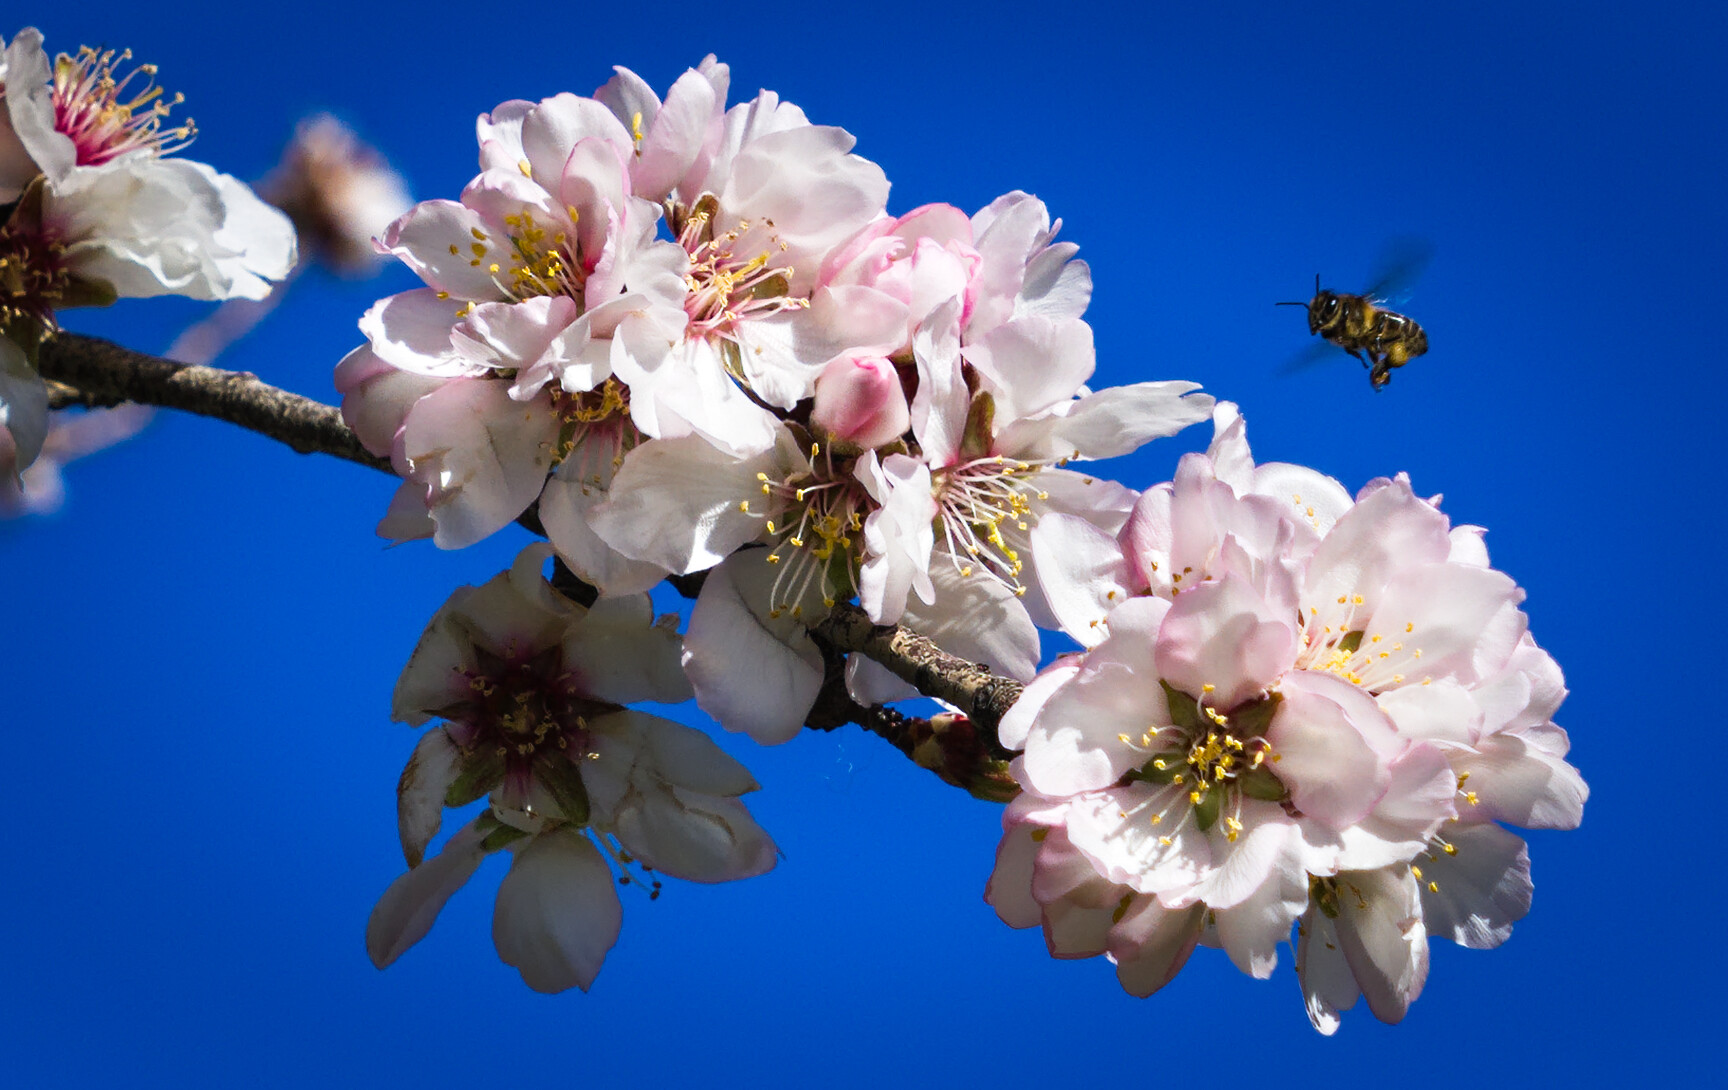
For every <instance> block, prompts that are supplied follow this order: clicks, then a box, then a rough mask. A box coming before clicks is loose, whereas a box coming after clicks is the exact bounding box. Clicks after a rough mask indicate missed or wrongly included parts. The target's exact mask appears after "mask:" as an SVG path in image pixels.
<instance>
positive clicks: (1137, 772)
mask: <svg viewBox="0 0 1728 1090" xmlns="http://www.w3.org/2000/svg"><path fill="white" fill-rule="evenodd" d="M1159 761H1163V762H1164V767H1163V768H1159V767H1158V762H1159ZM1187 775H1188V755H1187V754H1186V753H1184V752H1183V751H1182V750H1179V749H1171V750H1166V751H1164V752H1163V753H1154V754H1153V755H1152V759H1151V760H1149V761H1147V762H1146V763H1145V764H1143V765H1141V766H1140V767H1139V768H1136V769H1133V770H1132V771H1130V772H1129V773H1128V774H1127V775H1126V776H1124V777H1122V778H1123V779H1124V780H1125V781H1127V782H1128V783H1163V784H1170V783H1177V782H1179V781H1181V780H1182V779H1184V778H1185V777H1186V776H1187Z"/></svg>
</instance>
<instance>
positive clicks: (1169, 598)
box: [990, 405, 1585, 1033]
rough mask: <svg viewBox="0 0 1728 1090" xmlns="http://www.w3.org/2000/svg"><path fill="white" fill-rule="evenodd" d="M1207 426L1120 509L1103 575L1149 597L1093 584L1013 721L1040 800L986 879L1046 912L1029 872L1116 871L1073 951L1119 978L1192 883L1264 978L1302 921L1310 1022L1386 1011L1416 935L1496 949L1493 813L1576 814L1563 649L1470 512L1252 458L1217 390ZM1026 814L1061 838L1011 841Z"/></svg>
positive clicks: (1392, 1010)
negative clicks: (1119, 550)
mask: <svg viewBox="0 0 1728 1090" xmlns="http://www.w3.org/2000/svg"><path fill="white" fill-rule="evenodd" d="M1216 423H1217V426H1218V438H1217V439H1216V440H1215V441H1214V443H1213V445H1212V447H1211V448H1210V449H1209V450H1208V452H1207V453H1206V454H1204V455H1188V456H1187V457H1185V458H1184V459H1183V461H1182V464H1181V466H1180V467H1179V468H1178V471H1177V475H1176V479H1175V481H1174V482H1172V483H1170V484H1167V485H1163V486H1160V487H1158V488H1156V489H1153V490H1151V491H1149V492H1147V493H1146V494H1145V495H1143V496H1142V497H1141V499H1140V501H1139V502H1138V503H1137V504H1136V506H1135V510H1134V513H1133V515H1132V517H1130V518H1129V519H1128V520H1127V522H1126V524H1125V525H1124V526H1123V528H1122V531H1121V533H1120V535H1119V539H1118V540H1119V542H1120V544H1121V546H1122V547H1123V549H1124V552H1125V554H1126V555H1125V557H1124V562H1123V564H1122V565H1120V566H1119V567H1117V568H1115V569H1114V570H1113V574H1112V578H1114V580H1115V583H1114V587H1115V590H1114V591H1113V593H1114V594H1117V595H1121V594H1124V593H1135V594H1138V595H1140V596H1138V597H1132V598H1129V599H1128V600H1126V601H1121V600H1119V599H1118V600H1111V599H1104V598H1098V599H1095V600H1094V606H1093V608H1095V609H1097V610H1098V612H1099V613H1100V614H1102V618H1103V623H1102V625H1101V626H1100V628H1101V631H1102V632H1103V633H1104V635H1103V636H1102V638H1101V639H1096V640H1094V641H1092V645H1091V646H1090V649H1089V650H1088V651H1086V652H1085V653H1084V654H1083V655H1080V656H1078V657H1075V658H1073V659H1069V660H1064V661H1062V662H1060V663H1058V664H1057V665H1056V666H1053V667H1051V668H1050V670H1049V671H1048V672H1047V674H1046V675H1044V676H1042V677H1041V678H1040V679H1039V680H1038V681H1035V682H1034V683H1033V685H1032V686H1030V687H1029V688H1028V689H1027V692H1026V695H1025V697H1023V703H1024V704H1025V707H1024V709H1020V708H1017V709H1016V711H1015V713H1014V714H1013V715H1012V716H1010V719H1009V721H1007V722H1005V723H1004V738H1005V740H1008V741H1010V742H1018V741H1023V742H1024V746H1025V754H1024V756H1023V757H1022V758H1021V759H1020V761H1018V762H1017V763H1016V775H1017V776H1018V777H1019V779H1020V780H1021V782H1022V783H1023V784H1024V785H1026V787H1027V789H1028V792H1029V794H1030V795H1031V796H1033V799H1034V801H1030V802H1027V803H1025V804H1024V806H1023V808H1022V809H1021V810H1020V811H1018V812H1016V814H1015V816H1014V818H1013V820H1011V821H1010V822H1009V823H1008V824H1007V825H1005V829H1006V831H1007V836H1006V838H1005V840H1004V847H1003V849H1002V853H1001V854H1000V856H999V860H998V870H997V877H996V878H995V879H993V881H992V887H991V888H992V893H991V894H990V896H991V899H992V902H993V903H995V904H997V906H998V909H999V911H1001V912H1002V913H1003V917H1004V919H1005V920H1007V921H1008V922H1010V923H1013V924H1015V925H1016V926H1026V925H1027V922H1028V921H1029V920H1032V919H1033V918H1034V917H1037V918H1038V919H1041V920H1043V922H1044V924H1045V926H1046V929H1047V931H1048V930H1049V929H1050V928H1051V927H1052V926H1053V923H1052V916H1051V914H1052V912H1054V911H1057V910H1058V909H1060V911H1061V912H1062V913H1064V914H1067V915H1069V916H1072V915H1073V913H1074V912H1075V911H1076V903H1075V902H1074V897H1075V896H1078V894H1077V893H1062V894H1061V895H1060V896H1052V895H1046V894H1042V893H1040V892H1039V891H1040V890H1074V891H1079V890H1082V889H1088V888H1092V887H1091V885H1090V883H1092V882H1095V881H1097V880H1102V881H1103V882H1105V883H1106V884H1107V886H1108V888H1105V887H1098V888H1097V889H1094V890H1093V892H1092V893H1089V894H1086V897H1087V898H1088V900H1087V901H1086V903H1087V904H1088V905H1093V906H1097V905H1102V904H1105V903H1107V902H1108V901H1109V898H1110V897H1111V896H1117V897H1119V898H1120V899H1119V900H1118V901H1117V902H1116V903H1115V907H1114V908H1113V909H1112V915H1111V918H1110V921H1109V922H1108V923H1100V922H1099V921H1098V920H1097V919H1096V918H1094V922H1093V925H1092V926H1093V930H1092V931H1091V932H1090V934H1091V935H1092V939H1091V941H1090V944H1089V945H1088V946H1087V947H1086V952H1104V953H1108V954H1109V955H1110V956H1112V957H1113V958H1114V959H1116V960H1117V962H1118V967H1119V970H1120V971H1121V975H1122V979H1123V983H1124V986H1125V987H1127V988H1128V989H1129V990H1130V991H1134V992H1135V993H1136V994H1144V993H1145V992H1146V991H1147V990H1150V989H1154V988H1156V987H1159V986H1162V984H1163V983H1165V982H1166V981H1167V980H1168V979H1169V976H1170V975H1171V974H1173V973H1174V971H1175V970H1176V969H1177V968H1179V967H1180V964H1181V959H1182V958H1184V957H1186V954H1185V953H1184V952H1183V951H1184V950H1185V949H1186V948H1188V946H1191V944H1192V943H1193V942H1194V941H1197V938H1196V931H1197V929H1198V928H1199V926H1200V925H1199V924H1197V923H1195V922H1194V921H1193V919H1192V918H1191V917H1189V916H1186V915H1183V913H1184V912H1186V911H1188V910H1190V909H1191V908H1192V906H1195V905H1200V904H1203V905H1205V906H1206V912H1207V918H1208V920H1210V921H1211V923H1209V924H1208V925H1207V929H1206V931H1205V932H1204V933H1203V934H1200V935H1199V936H1198V939H1200V940H1204V941H1207V942H1214V941H1215V942H1216V943H1217V944H1218V945H1222V946H1223V947H1224V948H1225V950H1226V951H1227V952H1228V953H1229V954H1230V955H1231V957H1232V959H1233V960H1235V961H1236V963H1237V964H1238V966H1240V967H1242V968H1243V969H1244V970H1245V971H1248V972H1251V973H1253V974H1254V975H1256V976H1263V975H1265V974H1266V973H1267V972H1270V970H1271V967H1272V964H1273V951H1274V948H1275V946H1276V944H1277V943H1278V942H1279V941H1282V940H1283V939H1284V938H1285V937H1287V936H1288V933H1289V928H1290V925H1291V923H1292V922H1294V921H1295V920H1296V919H1297V918H1298V917H1301V919H1302V928H1301V929H1302V940H1301V943H1300V945H1299V950H1298V969H1299V970H1300V975H1301V976H1302V980H1303V987H1304V991H1305V995H1306V998H1307V1003H1308V1010H1309V1014H1310V1017H1311V1019H1312V1020H1313V1021H1314V1024H1315V1026H1316V1027H1317V1028H1319V1029H1321V1030H1322V1031H1323V1032H1328V1033H1329V1032H1332V1031H1333V1030H1334V1029H1335V1028H1336V1026H1337V1022H1338V1012H1339V1011H1341V1010H1343V1009H1345V1008H1347V1007H1349V1006H1350V1005H1352V1004H1353V1003H1354V1002H1355V1001H1356V999H1357V998H1358V997H1359V996H1363V995H1366V996H1367V998H1368V1003H1369V1007H1370V1009H1371V1010H1372V1011H1373V1012H1374V1013H1375V1014H1376V1015H1377V1016H1378V1017H1380V1018H1382V1019H1383V1020H1387V1021H1396V1020H1397V1019H1399V1018H1401V1017H1403V1015H1404V1012H1405V1011H1406V1010H1407V1009H1408V1006H1409V1004H1410V1003H1411V1002H1412V1001H1413V1000H1414V999H1415V998H1416V997H1417V995H1418V994H1420V991H1421V987H1422V983H1423V981H1424V980H1425V978H1426V974H1427V965H1428V958H1427V945H1426V944H1427V937H1428V935H1430V934H1436V933H1438V934H1445V935H1447V936H1448V937H1451V938H1453V939H1455V940H1456V941H1459V942H1463V943H1466V944H1468V945H1474V946H1492V945H1496V944H1498V943H1499V942H1501V941H1503V940H1504V939H1505V937H1506V936H1507V935H1508V934H1509V933H1510V931H1511V925H1512V923H1513V922H1514V921H1515V920H1517V919H1518V918H1520V917H1521V916H1522V915H1523V914H1524V912H1525V911H1526V910H1527V908H1528V906H1529V892H1530V887H1529V868H1528V858H1527V855H1526V854H1525V852H1524V848H1523V844H1522V842H1521V841H1520V840H1519V839H1518V838H1517V837H1516V836H1514V835H1512V834H1510V833H1507V832H1505V831H1504V830H1503V829H1500V828H1499V827H1498V826H1497V825H1494V824H1493V822H1494V821H1512V822H1516V823H1520V824H1526V825H1555V826H1560V827H1569V826H1570V825H1574V824H1576V823H1577V820H1578V816H1579V813H1580V812H1581V807H1582V803H1583V800H1584V796H1585V790H1584V788H1583V785H1582V782H1581V781H1580V780H1579V779H1578V778H1577V774H1576V772H1575V770H1573V769H1571V767H1570V766H1569V765H1566V764H1565V762H1564V761H1563V760H1562V759H1561V758H1562V757H1563V756H1564V754H1565V752H1566V741H1565V735H1564V732H1562V731H1560V730H1559V728H1557V727H1554V726H1553V724H1552V723H1551V722H1550V721H1549V716H1550V715H1551V714H1552V713H1553V711H1554V709H1555V708H1556V707H1558V705H1559V702H1560V699H1561V698H1562V697H1563V695H1564V688H1563V686H1562V685H1561V683H1560V679H1559V671H1558V669H1557V668H1555V667H1554V666H1553V662H1552V660H1551V659H1550V658H1548V656H1547V655H1545V654H1544V653H1542V652H1541V651H1540V649H1539V648H1537V647H1536V645H1535V644H1534V642H1533V641H1531V640H1530V638H1529V635H1528V633H1527V632H1526V631H1525V619H1524V615H1523V613H1522V612H1521V611H1520V610H1519V609H1518V605H1519V602H1520V601H1521V600H1522V597H1523V595H1522V592H1520V591H1519V590H1518V589H1517V587H1516V586H1515V585H1514V584H1513V583H1512V582H1511V580H1510V579H1508V578H1506V577H1505V576H1504V575H1502V574H1501V573H1499V572H1496V571H1494V570H1493V569H1491V568H1489V567H1488V566H1487V556H1486V552H1485V551H1484V550H1483V548H1482V545H1481V536H1480V532H1479V531H1475V530H1473V529H1471V528H1463V529H1454V528H1453V527H1451V526H1450V524H1449V522H1448V521H1447V519H1446V518H1445V517H1444V516H1443V515H1441V514H1440V513H1439V511H1438V510H1437V508H1435V506H1434V505H1433V503H1432V502H1430V501H1427V500H1423V499H1420V498H1418V497H1416V496H1415V494H1414V493H1413V492H1412V490H1411V489H1410V486H1409V482H1408V481H1407V480H1406V479H1404V478H1402V477H1400V478H1398V479H1396V480H1381V481H1375V482H1371V483H1370V484H1369V485H1368V486H1367V487H1365V488H1364V489H1363V490H1362V491H1361V492H1360V493H1358V495H1357V497H1356V498H1355V500H1354V501H1352V500H1351V499H1350V498H1349V497H1348V495H1347V494H1345V493H1343V491H1342V489H1340V488H1338V487H1337V485H1336V482H1333V481H1331V480H1330V479H1329V478H1324V477H1321V476H1320V475H1318V474H1315V473H1313V471H1311V470H1304V469H1301V468H1300V467H1294V466H1276V465H1269V466H1258V467H1257V466H1255V464H1254V462H1253V460H1252V458H1251V457H1250V455H1249V453H1248V449H1247V445H1246V440H1245V439H1244V437H1243V428H1242V424H1241V420H1240V418H1239V417H1238V416H1237V415H1236V413H1235V411H1234V407H1233V406H1228V405H1223V406H1220V407H1219V410H1218V412H1217V414H1216ZM1082 598H1083V595H1081V594H1080V593H1079V592H1078V590H1076V593H1075V594H1074V595H1073V600H1072V601H1070V602H1068V603H1067V605H1069V606H1070V607H1071V611H1072V612H1076V613H1078V607H1077V605H1076V603H1078V602H1079V601H1080V600H1081V599H1082ZM1028 829H1030V830H1032V831H1033V832H1036V833H1037V837H1036V838H1035V842H1041V843H1043V844H1054V845H1056V847H1054V848H1051V849H1049V850H1048V851H1046V850H1045V849H1044V848H1042V847H1039V848H1037V849H1035V850H1034V849H1030V848H1028V847H1027V846H1026V845H1025V842H1024V837H1026V836H1027V835H1029V834H1028V831H1027V830H1028ZM1058 832H1059V833H1060V838H1058V835H1057V834H1058ZM1015 845H1018V846H1015ZM1077 858H1078V859H1083V860H1084V861H1085V862H1086V863H1087V864H1088V865H1089V866H1090V867H1091V868H1092V869H1093V870H1094V872H1095V873H1096V875H1097V876H1098V878H1097V879H1086V877H1085V874H1084V872H1083V871H1082V870H1080V869H1077V868H1078V866H1079V865H1078V863H1077V862H1076V859H1077ZM1044 868H1049V869H1050V870H1051V875H1050V876H1049V877H1048V878H1047V877H1046V876H1045V875H1044V873H1043V870H1044ZM1058 874H1069V875H1070V876H1071V877H1070V878H1068V879H1058V878H1057V877H1056V875H1058ZM1075 876H1077V877H1075ZM1028 882H1029V883H1030V885H1029V886H1028V884H1027V883H1028ZM1027 888H1029V889H1030V890H1031V900H1030V901H1028V900H1026V899H1025V898H1026V894H1025V893H1024V892H1022V891H1023V890H1024V889H1027ZM1153 901H1155V902H1156V905H1155V906H1154V905H1152V904H1151V903H1150V902H1153ZM1064 906H1065V907H1064ZM1075 918H1079V917H1075ZM1136 928H1139V930H1135V929H1136Z"/></svg>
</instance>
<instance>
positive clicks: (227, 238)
mask: <svg viewBox="0 0 1728 1090" xmlns="http://www.w3.org/2000/svg"><path fill="white" fill-rule="evenodd" d="M130 60H131V54H130V53H115V52H113V51H97V50H94V49H89V48H85V49H82V50H80V51H79V53H78V55H77V56H75V57H72V56H67V55H65V54H61V55H60V56H58V57H56V58H55V59H54V61H53V62H52V64H50V62H49V59H48V55H47V53H45V52H44V51H43V48H42V35H41V34H40V33H39V32H37V31H36V30H35V29H33V28H26V29H24V30H22V31H20V32H19V33H18V35H17V36H16V37H15V38H13V39H12V41H11V43H10V44H7V45H6V46H5V49H4V51H3V52H0V426H4V427H5V428H6V429H7V430H8V431H9V432H10V436H11V446H12V448H13V451H12V452H13V456H12V458H10V459H9V460H8V461H9V462H10V463H11V464H12V467H13V469H12V471H13V472H14V473H16V472H18V471H19V470H22V469H24V468H25V467H27V466H29V465H30V463H31V462H33V461H34V460H35V458H36V456H37V454H38V452H40V451H41V449H42V445H43V443H44V441H45V440H46V437H47V431H48V420H47V410H48V397H47V391H46V389H45V388H44V386H43V383H42V379H41V377H40V376H39V375H38V373H37V352H38V350H39V348H40V347H41V345H42V343H43V341H45V340H46V339H47V338H48V337H50V336H52V335H53V334H54V332H55V331H56V330H57V329H58V328H59V327H58V323H57V321H56V317H55V316H56V314H57V312H58V311H60V310H62V309H64V308H67V307H75V306H90V305H105V304H107V303H111V302H113V301H114V300H115V299H116V298H119V297H123V296H125V297H143V296H155V295H185V296H190V297H192V298H194V299H229V298H252V299H255V298H261V297H262V296H264V295H266V294H267V293H268V292H269V290H270V283H269V281H272V280H279V279H281V278H282V277H284V276H286V275H287V273H288V271H289V270H290V269H291V268H293V265H294V260H295V255H294V232H293V229H292V227H290V225H289V223H288V220H287V218H286V217H284V216H283V215H282V214H281V213H279V212H277V211H276V210H275V209H273V208H271V207H270V206H269V205H267V204H265V203H264V202H263V201H261V200H259V199H258V198H257V196H255V195H254V194H253V193H252V191H251V190H249V189H248V188H246V186H245V185H243V184H242V183H240V182H238V181H236V180H235V179H233V178H231V177H229V176H228V175H226V174H219V173H217V172H216V171H215V170H212V169H211V168H210V167H208V166H206V165H204V164H203V163H197V162H193V161H191V160H187V159H178V158H169V157H168V156H170V155H171V154H172V153H173V152H176V151H179V150H181V149H182V148H184V147H185V146H186V145H187V144H188V143H190V142H191V140H192V137H193V135H194V131H195V130H194V128H193V126H192V123H191V122H190V121H183V122H181V123H180V124H177V125H176V124H171V123H170V121H169V116H170V114H171V112H172V109H173V107H174V106H177V105H179V102H180V100H179V98H178V97H175V98H173V99H171V100H170V99H166V98H165V97H164V95H163V93H162V90H161V88H159V87H157V86H156V84H155V76H156V69H155V67H154V66H152V65H139V66H137V67H135V68H131V69H130V70H126V69H125V65H126V64H127V63H128V62H129V61H130Z"/></svg>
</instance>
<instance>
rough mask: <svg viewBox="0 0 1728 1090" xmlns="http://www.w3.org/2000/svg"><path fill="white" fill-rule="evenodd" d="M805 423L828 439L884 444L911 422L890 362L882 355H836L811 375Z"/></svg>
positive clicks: (903, 392) (898, 377) (864, 445)
mask: <svg viewBox="0 0 1728 1090" xmlns="http://www.w3.org/2000/svg"><path fill="white" fill-rule="evenodd" d="M815 399H816V403H815V406H814V407H813V408H812V409H811V410H810V423H812V424H813V425H815V426H816V427H818V428H821V429H822V430H823V431H825V432H827V433H828V435H829V437H830V438H832V439H838V440H841V441H843V442H847V443H852V444H854V445H855V446H858V447H865V448H868V447H879V446H884V445H886V444H888V443H891V442H893V441H894V440H896V439H898V438H900V437H901V436H902V435H904V434H905V433H906V429H907V427H908V426H909V425H910V424H911V422H912V418H911V414H910V411H909V410H908V409H907V407H906V393H905V391H904V390H902V389H901V386H900V376H899V374H898V373H897V372H896V371H895V369H894V365H893V364H892V363H891V362H889V361H888V360H886V359H884V358H882V357H881V356H840V357H837V358H836V359H834V360H833V361H832V362H830V363H829V364H828V366H827V367H825V368H823V369H822V373H821V374H820V375H818V376H817V378H816V389H815Z"/></svg>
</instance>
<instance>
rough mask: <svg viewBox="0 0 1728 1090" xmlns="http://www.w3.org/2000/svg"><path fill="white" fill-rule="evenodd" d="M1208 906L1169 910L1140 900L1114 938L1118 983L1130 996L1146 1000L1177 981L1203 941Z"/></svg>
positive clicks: (1112, 953)
mask: <svg viewBox="0 0 1728 1090" xmlns="http://www.w3.org/2000/svg"><path fill="white" fill-rule="evenodd" d="M1205 920H1206V906H1205V905H1203V904H1192V905H1189V906H1188V907H1187V908H1178V909H1168V908H1165V907H1164V906H1163V905H1161V904H1159V903H1158V898H1156V897H1147V896H1144V895H1142V896H1138V897H1136V898H1134V902H1133V904H1132V905H1130V906H1129V909H1128V911H1127V912H1126V913H1125V914H1124V915H1123V917H1122V920H1121V922H1120V923H1119V924H1117V926H1116V927H1115V929H1114V930H1112V931H1111V934H1110V956H1111V958H1112V959H1114V960H1115V962H1116V979H1117V981H1119V982H1120V983H1121V985H1122V990H1123V991H1125V992H1127V993H1128V994H1129V995H1134V996H1139V997H1140V998H1142V999H1144V998H1146V997H1147V996H1149V995H1151V994H1152V993H1153V992H1155V991H1157V990H1158V989H1160V988H1162V987H1164V985H1166V984H1168V983H1170V982H1171V981H1172V980H1174V979H1176V974H1177V973H1179V972H1181V970H1182V966H1183V965H1185V964H1187V962H1188V955H1190V954H1192V953H1193V952H1194V945H1195V943H1196V942H1198V941H1199V939H1200V930H1201V926H1202V924H1204V923H1205Z"/></svg>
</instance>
